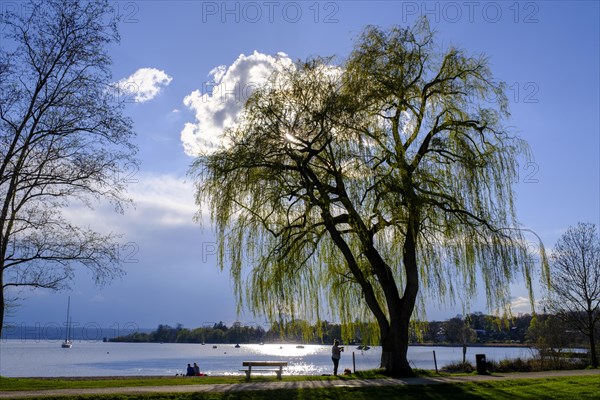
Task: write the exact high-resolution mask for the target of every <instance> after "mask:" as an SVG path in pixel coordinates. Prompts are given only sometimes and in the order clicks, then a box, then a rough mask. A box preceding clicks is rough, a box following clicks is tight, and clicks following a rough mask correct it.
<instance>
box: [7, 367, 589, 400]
mask: <svg viewBox="0 0 600 400" xmlns="http://www.w3.org/2000/svg"><path fill="white" fill-rule="evenodd" d="M566 376H597V377H598V385H599V387H600V370H598V369H597V370H576V371H548V372H528V373H513V374H493V375H465V376H451V377H429V378H404V379H392V378H389V379H356V380H347V381H342V380H340V381H294V382H285V381H283V382H279V381H276V382H260V383H258V382H257V383H252V382H250V383H233V384H198V385H177V386H138V387H112V388H96V389H53V390H27V391H0V399H17V398H26V397H52V396H68V395H85V394H115V393H125V394H142V393H194V392H196V393H203V392H239V391H247V390H271V389H299V388H302V389H310V388H323V387H362V386H390V385H425V384H429V385H431V384H441V383H460V382H483V381H497V380H514V379H532V378H556V377H566Z"/></svg>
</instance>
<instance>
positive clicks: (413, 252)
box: [381, 209, 420, 377]
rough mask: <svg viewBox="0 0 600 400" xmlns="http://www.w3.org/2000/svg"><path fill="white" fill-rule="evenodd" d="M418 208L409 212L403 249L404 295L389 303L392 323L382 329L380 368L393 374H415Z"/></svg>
mask: <svg viewBox="0 0 600 400" xmlns="http://www.w3.org/2000/svg"><path fill="white" fill-rule="evenodd" d="M419 215H420V213H419V212H418V210H416V209H413V210H412V212H411V213H410V215H409V219H408V225H407V233H406V239H405V241H404V247H403V249H402V261H403V264H404V272H405V274H406V286H405V289H404V294H403V296H402V298H401V299H399V302H398V303H396V302H391V303H390V302H388V304H389V308H390V309H389V315H390V324H389V327H388V329H382V331H381V350H382V353H381V367H382V368H384V369H385V371H386V373H387V374H389V375H391V376H399V377H400V376H413V375H414V373H413V371H412V368H411V367H410V364H409V362H408V357H407V353H408V343H409V334H410V318H411V315H412V313H413V310H414V308H415V303H416V299H417V293H418V292H419V272H418V269H417V232H418V231H419V222H418V221H419Z"/></svg>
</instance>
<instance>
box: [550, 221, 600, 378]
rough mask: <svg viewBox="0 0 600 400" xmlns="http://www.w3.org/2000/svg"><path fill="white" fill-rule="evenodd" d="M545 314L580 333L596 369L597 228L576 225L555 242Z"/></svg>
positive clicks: (599, 317)
mask: <svg viewBox="0 0 600 400" xmlns="http://www.w3.org/2000/svg"><path fill="white" fill-rule="evenodd" d="M550 261H551V263H550V273H551V284H550V285H551V286H550V291H549V293H548V296H547V298H546V305H547V307H548V311H550V312H551V313H554V314H556V315H557V316H558V317H560V318H561V319H563V320H564V321H565V322H567V323H568V324H569V325H570V326H572V327H573V328H575V329H577V330H579V331H580V332H581V333H583V334H584V335H585V336H586V337H587V338H588V339H589V343H590V353H591V358H592V360H591V361H592V366H593V367H598V354H597V350H596V340H597V336H598V329H597V326H598V325H600V239H599V238H598V232H597V231H596V225H595V224H591V223H581V222H580V223H578V224H577V226H575V227H570V228H569V229H568V230H567V231H566V232H565V233H564V234H563V235H562V236H561V237H560V239H558V241H557V242H556V245H555V246H554V249H553V251H552V256H551V258H550Z"/></svg>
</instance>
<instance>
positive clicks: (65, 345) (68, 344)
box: [60, 296, 73, 349]
mask: <svg viewBox="0 0 600 400" xmlns="http://www.w3.org/2000/svg"><path fill="white" fill-rule="evenodd" d="M70 312H71V296H69V300H68V301H67V334H66V336H65V341H64V342H62V343H61V345H60V347H62V348H63V349H70V348H71V347H73V341H72V340H71V316H70Z"/></svg>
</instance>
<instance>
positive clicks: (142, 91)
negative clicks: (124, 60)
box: [116, 68, 173, 103]
mask: <svg viewBox="0 0 600 400" xmlns="http://www.w3.org/2000/svg"><path fill="white" fill-rule="evenodd" d="M172 80H173V78H171V77H170V76H169V75H167V74H166V73H165V72H164V71H161V70H159V69H156V68H140V69H138V70H137V71H135V72H134V73H133V74H132V75H131V76H129V77H127V78H123V79H121V80H120V81H118V82H117V83H116V87H117V89H118V90H119V93H122V94H123V95H125V96H131V97H132V98H133V100H134V101H135V102H137V103H143V102H145V101H148V100H152V99H153V98H155V97H156V96H157V95H158V94H159V93H160V91H161V90H162V89H163V88H164V87H166V86H168V85H169V83H171V81H172Z"/></svg>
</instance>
